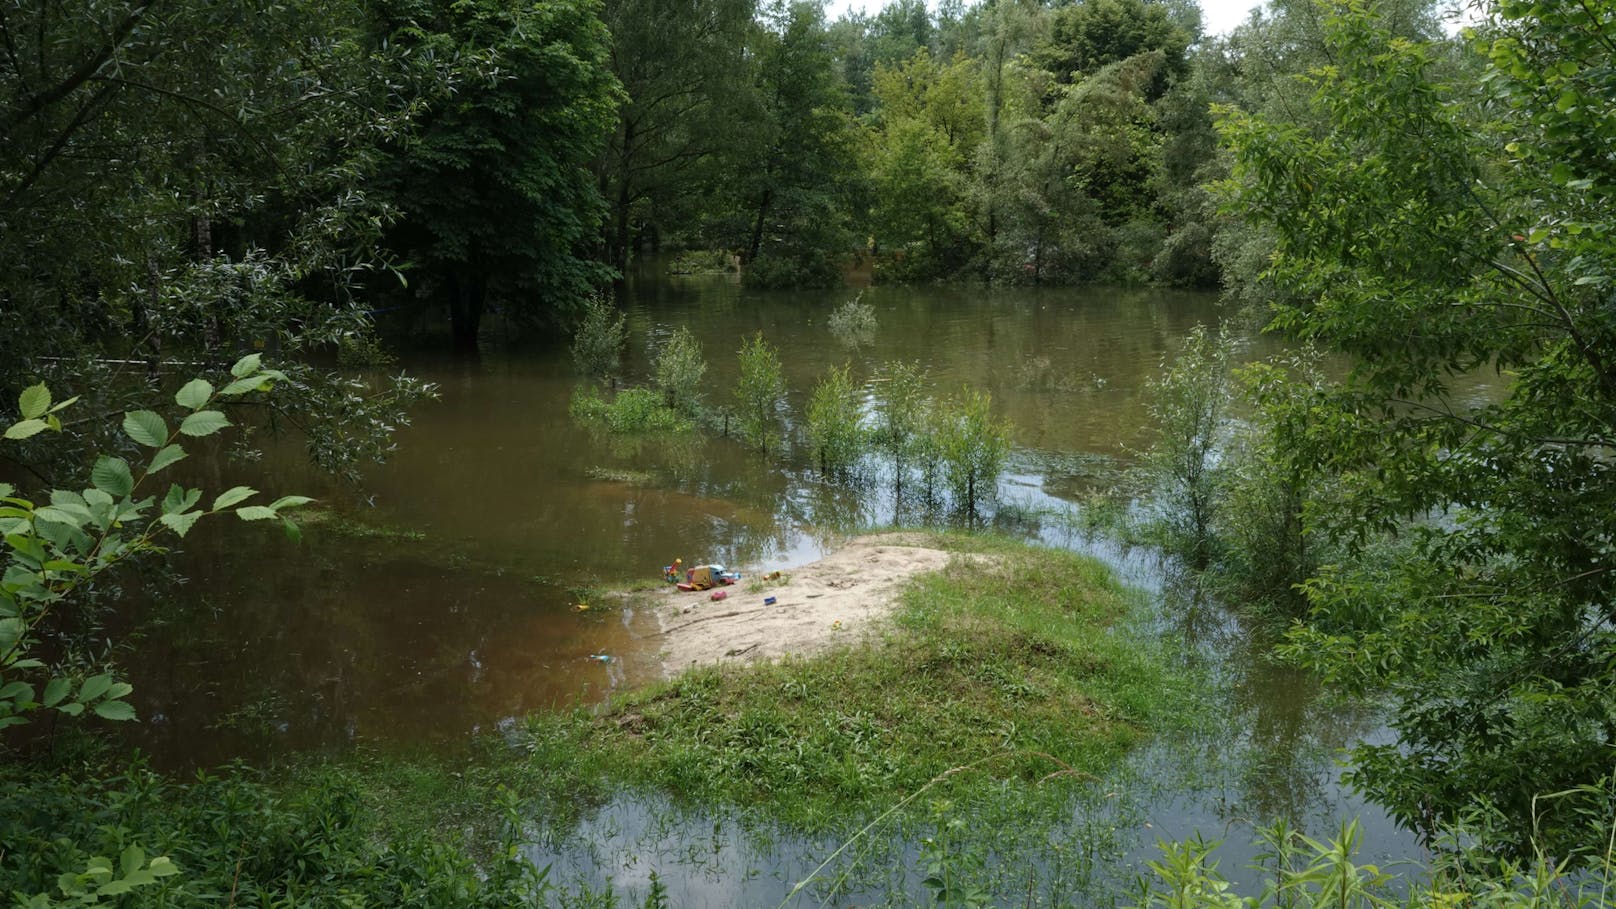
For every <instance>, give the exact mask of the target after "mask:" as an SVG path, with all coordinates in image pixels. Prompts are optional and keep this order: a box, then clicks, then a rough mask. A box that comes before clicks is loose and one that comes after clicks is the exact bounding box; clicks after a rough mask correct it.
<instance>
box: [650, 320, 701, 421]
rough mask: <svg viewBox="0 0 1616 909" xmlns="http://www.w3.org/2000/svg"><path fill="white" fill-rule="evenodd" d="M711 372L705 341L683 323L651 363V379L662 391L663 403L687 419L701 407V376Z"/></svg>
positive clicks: (693, 415) (692, 416)
mask: <svg viewBox="0 0 1616 909" xmlns="http://www.w3.org/2000/svg"><path fill="white" fill-rule="evenodd" d="M706 374H707V361H706V360H704V359H702V355H701V342H700V341H698V340H696V336H695V335H694V334H692V333H691V331H690V329H689V328H686V327H685V326H683V325H681V326H679V327H678V328H676V329H674V331H673V334H672V336H670V337H669V338H668V340H667V341H666V342H665V343H664V344H663V345H662V348H661V349H660V350H658V351H657V352H656V357H655V359H653V361H652V363H651V383H652V384H653V385H655V386H656V387H657V390H658V391H660V392H662V400H663V403H664V404H666V405H667V407H668V408H669V409H670V410H673V411H674V412H675V413H678V414H680V415H682V416H684V417H686V418H687V419H694V418H695V416H696V414H697V412H698V411H699V410H700V409H701V379H702V376H705V375H706Z"/></svg>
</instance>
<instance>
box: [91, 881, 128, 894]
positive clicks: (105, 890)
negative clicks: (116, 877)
mask: <svg viewBox="0 0 1616 909" xmlns="http://www.w3.org/2000/svg"><path fill="white" fill-rule="evenodd" d="M132 887H133V885H132V884H130V883H129V882H128V881H107V882H106V883H105V884H102V885H101V886H100V888H98V889H97V890H96V895H97V896H117V895H119V894H121V893H128V892H129V891H130V889H131V888H132Z"/></svg>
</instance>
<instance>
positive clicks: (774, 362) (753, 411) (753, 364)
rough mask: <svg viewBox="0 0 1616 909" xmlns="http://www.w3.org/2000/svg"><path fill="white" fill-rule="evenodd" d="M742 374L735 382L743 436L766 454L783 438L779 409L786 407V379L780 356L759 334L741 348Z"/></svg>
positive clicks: (760, 333)
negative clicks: (780, 437) (781, 436)
mask: <svg viewBox="0 0 1616 909" xmlns="http://www.w3.org/2000/svg"><path fill="white" fill-rule="evenodd" d="M740 360H741V374H740V378H739V379H738V380H737V381H736V383H735V402H736V405H737V411H738V416H739V421H738V422H739V425H740V430H741V437H742V438H743V439H745V440H746V441H747V443H748V444H750V445H752V446H753V447H754V448H757V449H758V450H759V451H762V452H764V453H767V452H768V450H769V448H770V447H771V446H773V445H775V444H776V443H777V441H778V439H779V436H780V408H781V406H782V405H784V404H785V398H786V380H785V376H784V374H783V373H782V371H781V368H780V355H779V354H777V353H775V350H774V348H773V347H771V346H770V345H769V342H767V341H765V340H763V332H761V331H760V332H758V333H757V334H756V335H754V336H753V338H752V340H750V341H748V342H746V344H745V345H743V346H742V347H741V353H740Z"/></svg>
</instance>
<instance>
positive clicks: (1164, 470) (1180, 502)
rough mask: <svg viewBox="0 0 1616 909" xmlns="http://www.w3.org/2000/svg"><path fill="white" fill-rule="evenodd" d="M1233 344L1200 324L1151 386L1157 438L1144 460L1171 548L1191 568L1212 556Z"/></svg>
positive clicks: (1218, 501)
mask: <svg viewBox="0 0 1616 909" xmlns="http://www.w3.org/2000/svg"><path fill="white" fill-rule="evenodd" d="M1230 347H1231V345H1230V342H1229V339H1228V338H1227V336H1225V335H1223V334H1222V333H1221V332H1220V333H1219V334H1217V335H1209V334H1207V332H1206V329H1205V328H1204V327H1203V326H1200V325H1197V326H1196V327H1195V328H1194V329H1192V330H1191V331H1190V333H1189V336H1188V338H1187V339H1186V340H1185V344H1184V349H1183V351H1182V352H1181V353H1180V354H1179V355H1178V358H1177V359H1176V360H1174V361H1173V362H1172V363H1171V364H1163V367H1164V368H1163V371H1162V375H1161V377H1160V378H1158V379H1156V380H1155V381H1153V382H1151V383H1150V384H1149V393H1150V405H1149V406H1150V415H1151V418H1152V419H1153V421H1154V422H1155V424H1156V432H1157V436H1156V442H1155V444H1154V445H1152V446H1151V448H1150V451H1149V452H1147V453H1146V455H1145V457H1144V460H1143V467H1144V472H1145V478H1146V482H1148V483H1149V484H1150V485H1151V487H1152V494H1153V495H1154V497H1155V498H1156V501H1157V503H1158V504H1159V506H1160V507H1161V511H1162V516H1161V521H1162V526H1163V529H1164V530H1165V535H1166V538H1167V545H1168V548H1170V549H1174V550H1177V551H1178V552H1180V553H1181V554H1183V555H1184V556H1186V557H1187V558H1189V559H1190V561H1191V562H1193V563H1194V564H1196V565H1205V564H1206V562H1207V560H1208V559H1209V558H1210V557H1211V549H1212V521H1213V517H1214V513H1215V512H1216V510H1217V509H1218V508H1219V506H1220V505H1221V504H1222V499H1223V494H1224V475H1223V468H1222V466H1221V465H1220V463H1219V461H1220V459H1221V458H1222V456H1223V454H1224V449H1225V447H1226V444H1227V431H1228V428H1227V416H1228V409H1229V398H1230V395H1229V357H1230V353H1231V350H1230Z"/></svg>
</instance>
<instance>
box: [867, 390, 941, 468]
mask: <svg viewBox="0 0 1616 909" xmlns="http://www.w3.org/2000/svg"><path fill="white" fill-rule="evenodd" d="M876 383H877V385H878V387H879V389H880V391H879V392H878V393H877V395H876V399H875V418H876V420H875V431H874V434H873V436H874V442H875V444H876V447H877V448H879V449H880V450H881V451H883V452H884V453H885V454H886V456H887V457H888V458H889V459H891V461H892V466H893V470H894V473H895V475H896V484H897V486H898V487H899V488H900V489H901V488H902V486H903V481H904V478H905V476H906V475H907V473H908V467H909V464H910V462H911V460H912V459H913V458H914V457H915V455H916V453H917V452H916V449H917V447H918V446H919V444H920V438H921V436H923V435H926V432H925V429H926V425H927V413H928V411H929V409H930V404H929V402H930V397H931V392H930V389H929V387H928V386H929V384H930V382H929V380H928V379H927V376H926V370H925V368H924V367H922V366H921V365H920V364H919V363H904V362H894V363H888V364H887V365H886V366H884V367H883V368H882V369H881V371H880V373H879V375H878V376H877V377H876Z"/></svg>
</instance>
